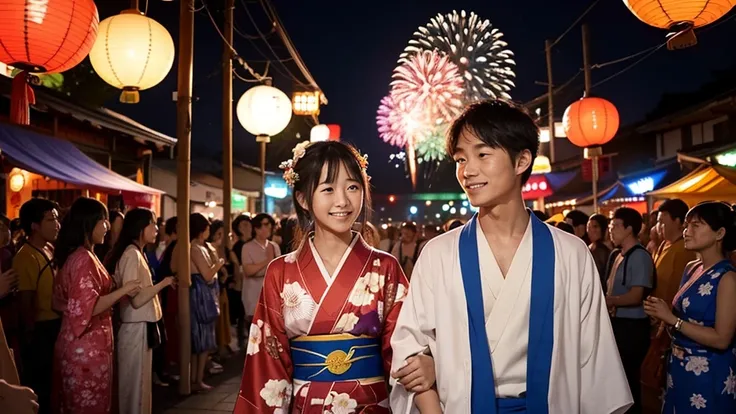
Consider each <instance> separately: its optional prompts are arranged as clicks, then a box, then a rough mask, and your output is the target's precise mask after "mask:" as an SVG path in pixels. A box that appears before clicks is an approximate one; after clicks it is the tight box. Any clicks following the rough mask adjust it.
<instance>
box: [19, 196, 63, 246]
mask: <svg viewBox="0 0 736 414" xmlns="http://www.w3.org/2000/svg"><path fill="white" fill-rule="evenodd" d="M53 210H57V211H58V210H59V205H58V204H56V202H54V201H51V200H47V199H45V198H32V199H30V200H28V201H26V202H25V203H23V205H22V206H21V207H20V214H19V216H20V225H21V227H22V228H23V231H25V232H26V235H27V236H28V237H30V236H31V232H32V231H31V229H32V227H33V224H34V223H35V224H40V223H41V221H43V217H44V216H45V215H46V213H47V212H49V211H53Z"/></svg>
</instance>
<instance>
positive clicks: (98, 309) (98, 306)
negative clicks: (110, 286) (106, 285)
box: [92, 280, 141, 316]
mask: <svg viewBox="0 0 736 414" xmlns="http://www.w3.org/2000/svg"><path fill="white" fill-rule="evenodd" d="M140 288H141V282H140V281H138V280H131V281H128V282H126V283H125V284H124V285H123V287H121V288H120V289H118V290H114V291H112V292H110V293H108V294H107V295H105V296H100V297H99V299H97V302H96V303H95V307H94V308H92V316H97V315H99V314H101V313H102V312H105V311H108V310H110V308H112V306H113V305H114V304H116V303H118V301H119V300H120V299H122V297H123V296H125V295H131V294H135V292H138V291H139V290H140ZM134 307H135V306H134Z"/></svg>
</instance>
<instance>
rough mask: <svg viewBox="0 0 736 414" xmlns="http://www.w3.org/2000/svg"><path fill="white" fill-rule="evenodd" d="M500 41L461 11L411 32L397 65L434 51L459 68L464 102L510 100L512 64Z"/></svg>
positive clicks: (494, 32)
mask: <svg viewBox="0 0 736 414" xmlns="http://www.w3.org/2000/svg"><path fill="white" fill-rule="evenodd" d="M502 37H503V33H501V32H500V31H499V30H498V29H496V28H493V27H492V25H491V22H490V21H488V20H483V21H481V20H480V18H479V17H478V15H476V14H475V13H472V12H471V13H470V14H467V13H466V12H465V11H464V10H463V11H461V12H460V13H458V12H456V11H453V12H452V13H448V14H446V15H442V14H438V15H437V16H435V17H433V18H432V19H431V20H430V22H429V24H427V25H426V26H422V27H419V29H418V30H417V31H416V32H414V35H413V37H412V39H411V40H409V45H408V46H407V47H406V49H404V53H402V54H401V56H400V58H399V63H406V62H408V61H409V59H410V58H411V57H412V56H414V55H417V54H421V53H422V52H423V51H425V50H437V51H439V52H441V53H444V54H446V55H447V56H449V58H450V59H451V60H452V62H453V63H455V65H457V67H458V68H459V70H460V74H461V75H462V77H463V79H464V82H465V98H466V99H467V100H468V101H477V100H482V99H486V98H504V99H510V98H511V96H510V95H509V91H511V88H512V87H514V86H515V85H514V81H513V79H514V78H515V77H516V75H515V74H514V67H515V66H516V62H515V61H514V59H513V56H514V54H513V52H511V51H510V50H508V49H507V48H506V46H508V44H507V43H506V42H505V41H503V40H502Z"/></svg>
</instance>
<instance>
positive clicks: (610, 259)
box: [603, 244, 657, 297]
mask: <svg viewBox="0 0 736 414" xmlns="http://www.w3.org/2000/svg"><path fill="white" fill-rule="evenodd" d="M637 250H644V252H646V254H647V255H649V258H650V259H651V258H652V255H651V254H650V253H649V251H648V250H647V249H646V248H644V246H642V245H641V244H636V245H634V247H632V248H631V249H629V250H628V251H627V252H626V254H624V261H623V263H621V266H623V267H624V277H623V279H622V280H621V284H622V285H624V286H627V285H626V282H627V281H628V266H627V264H628V262H629V257H631V254H632V253H633V252H635V251H637ZM620 255H621V249H615V250H613V251H612V252H611V255H610V256H608V263H607V264H606V276H607V277H610V276H611V270H613V264H614V263H615V262H616V259H617V258H618V257H619V256H620ZM652 271H653V272H654V274H653V275H652V287H651V288H646V290H645V294H644V296H645V297H646V296H649V293H651V291H652V290H654V288H655V287H656V286H657V267H656V266H654V260H653V259H652ZM606 280H608V279H606ZM607 289H608V284H607V283H606V284H604V285H603V293H608V292H607V291H606V290H607Z"/></svg>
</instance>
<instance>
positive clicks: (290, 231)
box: [281, 216, 299, 254]
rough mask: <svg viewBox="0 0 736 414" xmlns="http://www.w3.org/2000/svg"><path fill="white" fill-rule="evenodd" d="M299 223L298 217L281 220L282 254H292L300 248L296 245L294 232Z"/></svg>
mask: <svg viewBox="0 0 736 414" xmlns="http://www.w3.org/2000/svg"><path fill="white" fill-rule="evenodd" d="M297 225H298V221H297V219H296V217H293V216H292V217H289V218H285V219H283V220H281V253H284V254H286V253H290V252H292V251H294V249H296V248H297V247H299V246H295V245H294V232H295V231H296V227H297Z"/></svg>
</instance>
